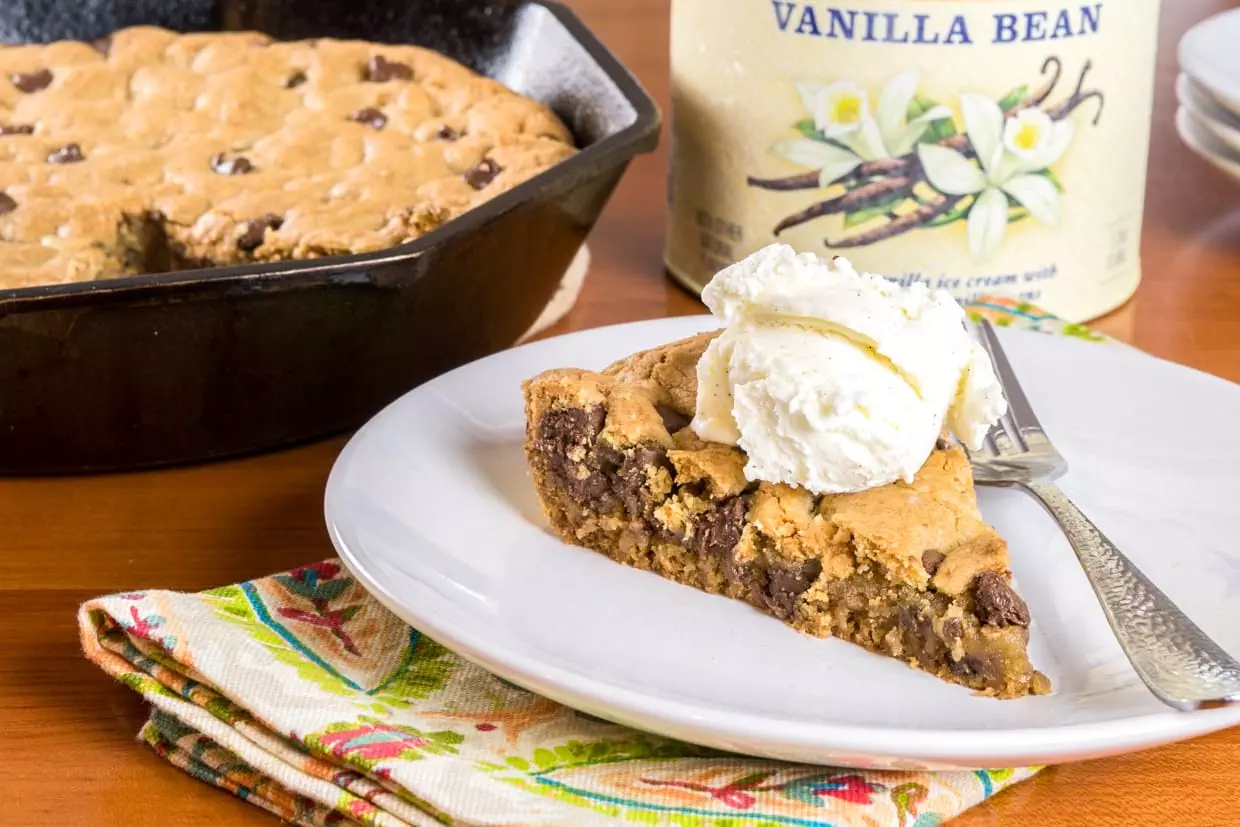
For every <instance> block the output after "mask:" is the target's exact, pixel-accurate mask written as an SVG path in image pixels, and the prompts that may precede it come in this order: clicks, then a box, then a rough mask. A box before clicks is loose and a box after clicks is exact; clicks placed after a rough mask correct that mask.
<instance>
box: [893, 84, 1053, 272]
mask: <svg viewBox="0 0 1240 827" xmlns="http://www.w3.org/2000/svg"><path fill="white" fill-rule="evenodd" d="M960 110H961V114H962V115H963V116H964V126H965V132H966V134H968V136H969V142H970V143H971V144H972V145H973V150H974V151H975V152H976V153H977V164H974V163H973V162H972V161H970V160H969V159H968V158H967V157H966V156H964V155H963V154H961V153H959V152H957V151H956V150H954V149H950V148H948V147H945V146H940V145H937V144H921V145H919V146H918V147H917V155H918V157H919V158H920V159H921V166H922V169H924V170H925V172H926V178H927V180H929V182H930V184H931V185H932V186H933V187H934V188H935V189H937V190H938V191H939V192H942V193H945V194H947V195H958V196H964V195H972V196H974V197H975V198H974V202H973V206H972V207H971V208H970V209H969V227H968V236H969V251H970V252H971V253H972V254H973V257H974V258H977V259H982V258H985V257H986V256H988V255H989V254H990V253H992V252H994V249H995V248H996V247H997V246H998V245H999V242H1000V241H1002V240H1003V235H1004V233H1005V232H1006V231H1007V225H1008V206H1009V202H1008V199H1009V198H1011V199H1012V200H1013V201H1015V202H1016V203H1017V204H1019V205H1020V206H1022V207H1024V208H1025V209H1026V210H1028V212H1029V215H1031V216H1033V217H1034V218H1035V219H1037V220H1038V221H1041V222H1042V223H1043V224H1048V225H1050V226H1056V225H1058V224H1059V190H1058V189H1056V188H1055V185H1054V184H1053V183H1052V182H1051V180H1050V179H1049V178H1048V177H1046V176H1045V175H1041V174H1038V173H1041V172H1042V171H1044V170H1045V169H1046V168H1047V167H1049V166H1050V165H1051V164H1053V163H1055V162H1056V161H1058V160H1059V159H1060V158H1061V157H1062V156H1063V154H1064V151H1065V150H1067V148H1068V144H1069V143H1070V142H1071V141H1072V134H1073V129H1074V127H1073V126H1072V122H1071V121H1066V120H1065V121H1059V122H1056V121H1054V120H1053V119H1052V118H1051V117H1050V116H1049V115H1047V114H1046V113H1045V112H1043V111H1042V110H1040V109H1036V108H1032V107H1031V108H1027V109H1022V110H1020V111H1019V112H1017V113H1016V114H1015V115H1013V116H1012V117H1010V118H1007V119H1006V122H1005V118H1004V114H1003V110H1002V109H1000V108H999V104H997V103H995V102H994V101H992V100H990V99H989V98H985V97H982V96H981V95H961V97H960Z"/></svg>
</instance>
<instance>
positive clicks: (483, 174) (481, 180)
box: [461, 158, 501, 190]
mask: <svg viewBox="0 0 1240 827" xmlns="http://www.w3.org/2000/svg"><path fill="white" fill-rule="evenodd" d="M500 172H501V170H500V166H499V164H497V163H495V162H494V161H492V160H491V159H490V158H483V159H482V160H481V161H479V162H478V166H476V167H474V168H473V169H471V170H469V171H468V172H466V173H465V174H464V175H463V176H461V177H463V178H464V179H465V183H466V184H469V185H470V186H471V187H473V188H474V189H476V190H480V189H482V188H483V187H485V186H486V185H487V184H489V183H491V182H492V181H494V180H495V176H496V175H499V174H500Z"/></svg>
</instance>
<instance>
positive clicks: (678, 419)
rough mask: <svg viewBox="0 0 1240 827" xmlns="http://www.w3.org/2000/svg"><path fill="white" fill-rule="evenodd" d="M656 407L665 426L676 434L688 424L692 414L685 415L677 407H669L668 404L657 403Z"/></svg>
mask: <svg viewBox="0 0 1240 827" xmlns="http://www.w3.org/2000/svg"><path fill="white" fill-rule="evenodd" d="M654 409H655V410H656V411H658V412H659V417H660V418H661V419H662V420H663V427H664V428H667V432H668V433H669V434H674V433H676V432H677V431H679V430H681V429H682V428H684V427H685V426H687V425H688V424H689V422H690V420H692V419H693V417H691V416H685V415H684V414H682V413H681V412H680V411H678V410H676V409H675V408H669V407H667V406H666V405H655V406H654Z"/></svg>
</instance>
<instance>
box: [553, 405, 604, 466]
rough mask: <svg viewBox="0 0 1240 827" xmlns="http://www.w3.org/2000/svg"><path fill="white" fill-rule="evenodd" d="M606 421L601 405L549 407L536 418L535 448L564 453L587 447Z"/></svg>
mask: <svg viewBox="0 0 1240 827" xmlns="http://www.w3.org/2000/svg"><path fill="white" fill-rule="evenodd" d="M606 421H607V411H606V410H604V408H603V407H602V406H601V405H591V406H589V407H586V408H558V409H556V410H554V411H549V412H548V413H546V414H545V415H544V416H543V417H542V419H540V420H539V422H538V436H537V439H536V441H535V448H537V449H538V450H539V451H543V452H545V453H549V454H567V453H568V452H569V451H571V450H572V449H573V448H587V447H589V446H590V445H592V444H593V443H594V439H595V437H597V436H598V434H599V431H601V430H603V423H605V422H606Z"/></svg>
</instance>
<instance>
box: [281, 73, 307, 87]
mask: <svg viewBox="0 0 1240 827" xmlns="http://www.w3.org/2000/svg"><path fill="white" fill-rule="evenodd" d="M306 80H307V78H306V73H305V72H294V73H293V74H291V75H289V76H288V80H286V81H284V88H285V89H296V88H297V87H298V86H301V85H302V84H303V83H305V82H306Z"/></svg>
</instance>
